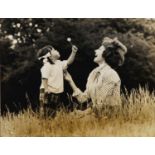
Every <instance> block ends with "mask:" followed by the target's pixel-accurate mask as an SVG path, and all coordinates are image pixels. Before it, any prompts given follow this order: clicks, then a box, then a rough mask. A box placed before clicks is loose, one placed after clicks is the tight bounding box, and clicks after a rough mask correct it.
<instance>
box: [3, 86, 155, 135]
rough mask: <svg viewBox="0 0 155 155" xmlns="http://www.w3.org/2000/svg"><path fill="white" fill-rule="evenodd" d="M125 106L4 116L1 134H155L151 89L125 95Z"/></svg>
mask: <svg viewBox="0 0 155 155" xmlns="http://www.w3.org/2000/svg"><path fill="white" fill-rule="evenodd" d="M122 102H123V104H124V105H126V106H124V108H122V109H121V110H118V111H114V112H111V111H109V112H108V113H109V114H108V115H107V113H105V112H104V111H103V112H102V114H100V115H97V114H96V113H94V112H90V113H89V114H86V113H85V112H82V111H73V112H72V113H65V112H63V111H61V112H59V113H57V116H56V117H55V118H54V119H52V118H44V117H43V116H42V115H41V114H40V113H32V112H31V110H29V111H26V112H25V113H23V114H22V113H21V114H19V115H12V114H9V113H8V115H7V116H5V117H1V118H0V121H1V136H155V96H154V94H150V93H149V92H148V91H147V90H144V89H141V88H140V89H139V90H137V91H133V92H132V93H131V94H130V95H128V97H127V98H124V97H123V96H122Z"/></svg>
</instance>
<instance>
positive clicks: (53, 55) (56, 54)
mask: <svg viewBox="0 0 155 155" xmlns="http://www.w3.org/2000/svg"><path fill="white" fill-rule="evenodd" d="M50 53H51V55H50V57H49V58H50V59H52V60H53V59H54V60H58V59H59V58H60V53H59V52H58V51H57V50H56V49H54V48H52V50H51V51H50Z"/></svg>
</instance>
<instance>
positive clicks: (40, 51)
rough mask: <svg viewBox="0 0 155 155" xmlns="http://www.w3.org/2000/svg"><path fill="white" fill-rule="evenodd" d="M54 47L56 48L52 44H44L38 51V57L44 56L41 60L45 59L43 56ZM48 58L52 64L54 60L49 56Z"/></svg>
mask: <svg viewBox="0 0 155 155" xmlns="http://www.w3.org/2000/svg"><path fill="white" fill-rule="evenodd" d="M53 48H54V47H53V46H51V45H46V46H44V47H43V48H41V49H40V50H39V51H38V54H37V57H38V58H40V57H42V58H41V59H40V60H42V61H43V59H44V57H43V56H44V55H46V54H47V53H48V52H51V50H52V49H53ZM47 60H48V62H49V63H50V64H54V63H53V61H52V60H51V59H50V58H49V57H47Z"/></svg>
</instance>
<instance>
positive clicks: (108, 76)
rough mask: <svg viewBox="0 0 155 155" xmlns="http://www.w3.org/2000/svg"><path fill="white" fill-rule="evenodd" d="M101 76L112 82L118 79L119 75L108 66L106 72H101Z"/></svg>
mask: <svg viewBox="0 0 155 155" xmlns="http://www.w3.org/2000/svg"><path fill="white" fill-rule="evenodd" d="M103 76H104V77H105V78H106V79H107V80H109V81H113V82H119V81H120V77H119V75H118V73H117V72H116V71H115V70H114V69H113V68H108V69H107V71H106V73H105V74H103Z"/></svg>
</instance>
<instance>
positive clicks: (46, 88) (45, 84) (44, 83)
mask: <svg viewBox="0 0 155 155" xmlns="http://www.w3.org/2000/svg"><path fill="white" fill-rule="evenodd" d="M42 83H43V86H44V92H45V93H48V80H47V79H45V78H43V79H42Z"/></svg>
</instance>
